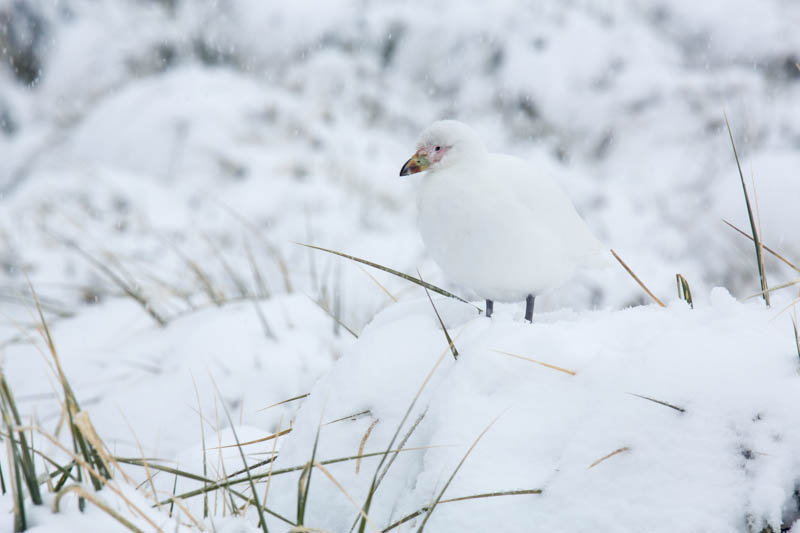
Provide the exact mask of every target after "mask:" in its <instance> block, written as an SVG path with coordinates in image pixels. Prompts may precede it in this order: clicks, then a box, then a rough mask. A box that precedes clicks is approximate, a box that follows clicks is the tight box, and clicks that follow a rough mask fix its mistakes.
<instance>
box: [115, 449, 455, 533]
mask: <svg viewBox="0 0 800 533" xmlns="http://www.w3.org/2000/svg"><path fill="white" fill-rule="evenodd" d="M440 447H443V446H420V447H415V448H397V449H391V450H384V451H382V452H370V453H365V454H362V455H352V456H350V457H337V458H336V459H326V460H324V461H319V463H320V464H323V465H326V466H327V465H332V464H336V463H343V462H346V461H356V460H358V459H359V458H366V457H378V456H386V455H389V454H392V453H399V452H414V451H419V450H429V449H431V448H440ZM116 459H117V461H119V462H120V463H127V464H132V465H137V466H143V465H142V462H141V460H140V459H134V458H130V457H117V458H116ZM307 466H308V465H307V464H304V465H298V466H290V467H287V468H281V469H279V470H273V471H272V472H269V473H266V474H255V475H253V479H254V480H256V481H257V480H259V479H264V478H265V477H269V476H278V475H281V474H289V473H292V472H298V471H300V470H303V469H305V468H306V467H307ZM150 468H153V469H155V470H163V471H165V472H171V473H176V472H177V473H178V475H181V476H183V477H187V478H189V479H195V480H197V481H206V482H208V486H207V487H202V488H199V489H194V490H190V491H187V492H184V493H182V494H178V495H177V496H176V498H178V499H186V498H191V497H193V496H198V495H200V494H204V493H207V492H211V491H215V490H219V489H228V488H229V487H231V486H232V485H238V484H241V483H247V482H248V478H247V477H242V478H236V479H230V478H229V477H226V478H224V479H221V480H217V481H213V480H211V479H205V478H203V477H202V476H198V475H196V474H191V473H189V472H181V471H179V470H176V469H174V468H170V467H168V466H162V465H158V464H155V463H152V462H151V463H150ZM252 468H255V466H253V467H252ZM170 501H171V499H166V500H162V501H161V502H160V503H161V504H162V505H163V504H166V503H169V502H170ZM287 523H290V524H292V523H293V522H287Z"/></svg>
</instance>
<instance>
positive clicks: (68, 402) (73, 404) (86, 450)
mask: <svg viewBox="0 0 800 533" xmlns="http://www.w3.org/2000/svg"><path fill="white" fill-rule="evenodd" d="M28 288H29V289H30V291H31V295H32V296H33V301H34V304H35V305H36V311H37V313H38V315H39V321H40V325H41V329H40V331H39V334H40V335H41V337H42V339H43V340H44V341H45V343H46V344H47V348H48V350H49V351H50V355H51V356H52V359H53V362H52V368H53V369H54V370H55V372H56V376H57V377H58V381H59V384H60V385H61V388H62V390H63V393H64V403H63V405H62V407H63V409H64V410H65V411H66V414H67V418H68V419H69V427H70V431H71V433H72V441H73V445H74V447H75V451H76V453H77V452H78V450H79V449H80V453H82V454H83V457H84V459H85V460H86V463H88V464H90V465H93V466H94V467H95V468H96V470H98V471H99V472H100V473H101V477H94V476H90V480H91V482H92V485H93V486H94V488H95V490H97V491H99V490H100V489H101V488H102V486H103V483H104V480H105V479H106V478H110V477H111V473H110V472H109V471H108V470H107V469H106V466H105V464H104V463H103V461H102V460H101V459H100V456H99V455H98V452H97V450H95V449H94V448H92V446H91V445H90V444H88V443H87V441H86V438H85V437H84V435H83V434H82V433H81V431H80V428H78V426H77V425H76V423H75V418H74V417H75V415H77V414H78V413H79V412H80V410H81V409H80V406H79V405H78V400H77V398H76V397H75V393H74V392H73V390H72V387H71V386H70V384H69V381H68V380H67V376H66V374H65V373H64V368H63V367H62V366H61V359H60V358H59V356H58V351H57V350H56V344H55V341H54V340H53V335H52V334H51V332H50V327H49V326H48V325H47V320H46V319H45V318H44V312H43V311H42V307H41V305H40V304H39V297H38V295H37V294H36V290H35V289H34V288H33V284H32V283H31V281H30V280H28ZM77 472H78V479H79V480H80V479H82V478H81V470H80V468H78V469H77ZM81 501H82V500H81ZM82 505H83V504H82V503H80V506H81V508H82Z"/></svg>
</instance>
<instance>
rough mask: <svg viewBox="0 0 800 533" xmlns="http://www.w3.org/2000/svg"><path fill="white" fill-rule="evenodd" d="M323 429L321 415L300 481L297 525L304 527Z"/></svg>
mask: <svg viewBox="0 0 800 533" xmlns="http://www.w3.org/2000/svg"><path fill="white" fill-rule="evenodd" d="M321 429H322V413H320V415H319V423H318V424H317V434H316V436H315V437H314V447H313V448H312V449H311V460H310V461H309V462H308V464H307V465H306V468H304V469H303V473H302V474H300V479H299V480H298V498H297V525H300V526H302V525H304V520H305V515H306V504H307V503H308V491H309V490H310V489H311V471H312V470H313V469H314V463H315V462H316V458H317V445H318V444H319V432H320V430H321Z"/></svg>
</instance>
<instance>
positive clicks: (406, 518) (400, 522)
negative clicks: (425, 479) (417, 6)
mask: <svg viewBox="0 0 800 533" xmlns="http://www.w3.org/2000/svg"><path fill="white" fill-rule="evenodd" d="M541 493H542V489H523V490H507V491H502V492H486V493H484V494H473V495H471V496H460V497H458V498H448V499H446V500H440V501H439V505H442V504H443V503H453V502H463V501H467V500H477V499H480V498H496V497H498V496H522V495H525V494H541ZM429 508H430V505H426V506H425V507H422V508H421V509H418V510H416V511H414V512H413V513H411V514H409V515H406V516H404V517H403V518H401V519H400V520H398V521H396V522H393V523H392V524H390V525H389V526H387V527H386V528H384V529H383V531H381V533H386V532H387V531H391V530H393V529H394V528H396V527H398V526H401V525H403V524H405V523H406V522H408V521H409V520H413V519H414V518H416V517H418V516H419V515H421V514H422V513H424V512H426V511H427V510H428V509H429Z"/></svg>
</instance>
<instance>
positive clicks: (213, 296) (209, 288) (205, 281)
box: [165, 239, 225, 305]
mask: <svg viewBox="0 0 800 533" xmlns="http://www.w3.org/2000/svg"><path fill="white" fill-rule="evenodd" d="M165 241H166V243H167V244H168V245H169V246H170V247H171V248H172V249H173V251H174V252H175V253H176V254H177V255H178V257H180V258H181V259H182V260H183V262H184V263H186V266H188V267H189V270H191V271H192V272H193V273H194V276H195V278H197V281H198V282H199V283H200V286H201V288H202V289H203V291H204V292H205V293H206V296H208V298H209V299H210V300H211V301H212V302H214V303H215V304H216V305H222V302H223V301H225V295H223V294H219V293H218V292H217V290H216V289H215V288H214V284H213V283H212V282H211V278H210V277H209V276H208V274H206V272H205V271H204V270H203V269H202V268H201V267H200V265H198V264H197V263H196V262H194V261H192V259H191V258H189V256H188V255H186V254H185V253H183V250H181V249H180V247H178V245H177V244H176V243H175V242H173V241H172V240H170V239H165Z"/></svg>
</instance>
